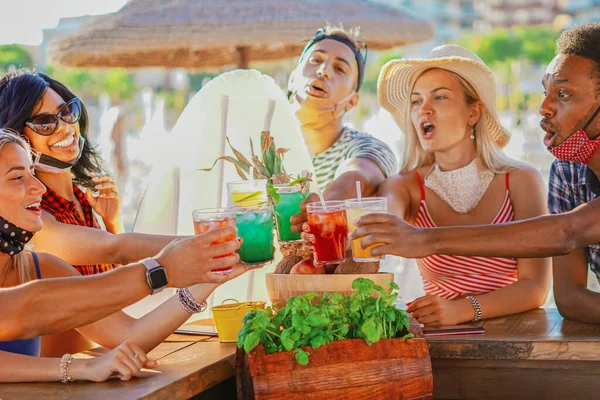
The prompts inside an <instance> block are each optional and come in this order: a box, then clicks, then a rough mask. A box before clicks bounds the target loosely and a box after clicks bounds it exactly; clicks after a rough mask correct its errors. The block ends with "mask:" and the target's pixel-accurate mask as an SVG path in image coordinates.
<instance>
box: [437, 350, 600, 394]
mask: <svg viewBox="0 0 600 400" xmlns="http://www.w3.org/2000/svg"><path fill="white" fill-rule="evenodd" d="M432 366H433V375H434V380H433V393H434V399H482V398H485V399H490V400H505V399H511V400H521V399H523V400H525V399H527V400H531V399H534V400H535V399H543V400H553V399H557V400H563V399H592V398H596V397H597V396H596V393H598V391H600V381H599V380H598V379H597V377H598V375H599V374H600V363H598V362H587V361H511V360H495V361H479V360H459V361H454V360H433V362H432Z"/></svg>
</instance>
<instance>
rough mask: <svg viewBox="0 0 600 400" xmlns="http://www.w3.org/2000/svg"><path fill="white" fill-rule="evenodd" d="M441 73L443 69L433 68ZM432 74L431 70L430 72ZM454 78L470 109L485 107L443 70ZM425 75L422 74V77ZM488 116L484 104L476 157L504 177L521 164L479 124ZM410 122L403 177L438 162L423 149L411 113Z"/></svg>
mask: <svg viewBox="0 0 600 400" xmlns="http://www.w3.org/2000/svg"><path fill="white" fill-rule="evenodd" d="M431 69H441V68H431ZM427 71H429V70H427ZM444 71H447V72H449V73H450V74H452V75H453V76H454V77H455V78H456V79H457V81H458V83H459V84H460V86H461V87H462V89H463V91H464V95H465V100H466V102H467V104H468V105H472V104H475V103H478V102H479V103H482V102H481V99H480V98H479V96H478V95H477V91H475V89H474V88H473V86H471V84H469V82H467V81H466V80H465V79H464V78H463V77H461V76H460V75H458V74H456V73H454V72H452V71H448V70H444ZM424 72H426V71H423V73H424ZM407 107H409V109H410V107H411V102H410V101H409V102H407ZM486 115H488V110H487V107H486V106H485V104H483V103H482V111H481V116H480V117H479V121H477V123H475V146H476V148H477V154H478V155H479V157H480V158H481V161H482V163H483V165H484V166H485V167H486V168H488V169H489V170H490V171H492V172H493V173H495V174H501V173H505V172H506V171H508V170H509V169H510V168H513V167H516V166H517V165H518V163H517V162H516V161H515V160H512V159H511V158H509V157H508V156H507V155H506V154H504V152H503V151H502V149H501V148H500V147H499V146H498V145H497V144H496V143H495V142H494V139H493V138H492V135H491V133H490V130H489V128H488V127H487V126H486V124H484V123H480V122H481V121H483V120H485V119H486V118H484V116H486ZM407 118H408V121H406V123H405V126H409V127H410V128H409V129H408V132H404V133H405V137H406V142H405V145H404V156H403V157H402V164H401V166H400V173H405V172H409V171H413V170H415V169H417V168H420V167H422V166H424V165H429V164H433V163H434V162H435V156H434V155H433V154H429V153H427V152H426V151H425V150H423V147H421V143H420V142H419V138H418V135H417V131H416V130H415V127H414V125H413V123H412V120H411V117H410V110H409V112H408V113H407Z"/></svg>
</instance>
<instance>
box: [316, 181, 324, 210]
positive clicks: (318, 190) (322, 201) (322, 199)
mask: <svg viewBox="0 0 600 400" xmlns="http://www.w3.org/2000/svg"><path fill="white" fill-rule="evenodd" d="M316 186H317V194H318V195H319V199H320V200H321V205H322V206H323V208H326V207H325V197H323V192H322V191H321V188H320V187H319V186H318V185H316Z"/></svg>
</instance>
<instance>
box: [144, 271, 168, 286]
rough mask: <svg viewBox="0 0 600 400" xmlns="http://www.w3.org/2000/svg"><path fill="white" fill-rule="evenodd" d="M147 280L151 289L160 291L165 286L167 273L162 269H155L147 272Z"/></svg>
mask: <svg viewBox="0 0 600 400" xmlns="http://www.w3.org/2000/svg"><path fill="white" fill-rule="evenodd" d="M148 278H149V279H148V280H149V281H150V286H151V287H152V289H154V290H156V289H161V288H163V287H165V286H167V271H165V269H164V268H163V267H160V268H155V269H153V270H152V271H150V272H148Z"/></svg>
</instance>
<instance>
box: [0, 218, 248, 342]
mask: <svg viewBox="0 0 600 400" xmlns="http://www.w3.org/2000/svg"><path fill="white" fill-rule="evenodd" d="M233 232H234V229H233V228H222V229H216V230H214V231H211V232H208V233H205V234H202V235H196V236H193V237H190V238H186V239H180V240H177V241H174V242H172V243H171V244H169V245H168V246H167V247H166V248H165V249H163V250H162V251H161V252H160V253H159V254H158V255H157V256H156V259H157V261H158V262H159V264H161V265H163V266H164V267H165V269H166V270H167V275H168V285H169V286H170V287H187V286H192V285H195V284H198V283H222V282H224V281H226V280H227V277H226V276H221V275H217V274H213V273H212V272H211V270H213V269H218V268H223V267H226V266H228V265H233V264H237V262H238V261H239V256H237V255H233V256H225V257H222V258H216V257H220V256H221V255H223V254H230V253H233V252H235V251H236V250H237V249H239V247H240V243H239V242H238V241H229V242H226V243H221V244H218V245H215V246H211V243H213V242H216V241H218V240H219V239H224V238H226V237H228V235H231V234H232V233H233ZM145 271H146V268H145V267H144V265H142V264H133V265H130V266H125V267H121V268H117V269H115V270H113V271H110V272H107V273H103V274H98V275H93V276H85V277H83V276H80V277H69V278H58V279H42V280H38V281H33V282H29V283H26V284H24V285H21V286H17V287H14V288H10V289H0V315H2V318H0V340H13V339H27V338H33V337H36V336H41V335H45V334H49V333H58V332H64V331H66V330H69V329H72V328H76V327H79V326H82V325H87V324H90V323H92V322H94V321H97V320H99V319H101V318H103V317H106V316H107V315H109V314H112V313H114V312H115V311H117V310H121V309H123V308H124V307H126V306H128V305H130V304H132V303H134V302H136V301H138V300H140V299H141V298H143V297H144V296H146V295H148V294H150V289H149V286H148V284H147V281H146V277H145ZM72 299H78V300H77V301H72Z"/></svg>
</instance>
